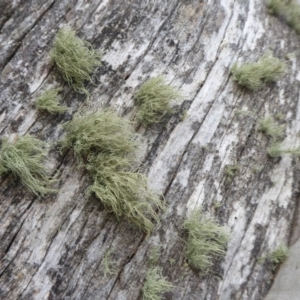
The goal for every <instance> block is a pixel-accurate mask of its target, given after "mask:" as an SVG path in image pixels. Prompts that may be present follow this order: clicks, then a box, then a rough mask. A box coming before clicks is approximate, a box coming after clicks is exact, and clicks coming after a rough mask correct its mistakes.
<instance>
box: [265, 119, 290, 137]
mask: <svg viewBox="0 0 300 300" xmlns="http://www.w3.org/2000/svg"><path fill="white" fill-rule="evenodd" d="M285 128H286V126H285V125H279V124H278V123H277V122H276V121H275V120H274V119H273V118H272V117H265V118H263V119H261V120H260V121H259V129H260V131H262V132H263V133H265V134H266V135H267V136H269V137H271V139H272V141H273V142H276V141H278V140H281V139H282V138H283V135H284V131H285Z"/></svg>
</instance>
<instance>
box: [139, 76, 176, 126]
mask: <svg viewBox="0 0 300 300" xmlns="http://www.w3.org/2000/svg"><path fill="white" fill-rule="evenodd" d="M134 98H135V100H136V103H137V106H138V112H137V118H138V120H139V121H140V122H141V123H142V124H143V125H144V126H148V125H152V124H154V123H159V122H161V121H162V118H163V117H164V116H165V114H167V113H170V112H173V109H172V107H171V105H170V103H171V101H172V100H176V99H180V98H181V94H180V92H179V90H178V89H177V88H175V87H173V86H170V85H167V84H166V83H165V80H164V78H162V77H153V78H151V79H149V80H148V81H146V82H145V83H144V84H143V85H142V86H141V87H140V89H139V90H138V91H137V93H136V94H135V95H134Z"/></svg>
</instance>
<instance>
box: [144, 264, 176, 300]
mask: <svg viewBox="0 0 300 300" xmlns="http://www.w3.org/2000/svg"><path fill="white" fill-rule="evenodd" d="M173 288H174V286H173V285H172V284H171V283H170V282H168V281H167V280H166V278H165V277H163V276H162V269H161V268H159V267H155V268H151V269H150V270H149V271H148V272H147V275H146V280H145V283H144V286H143V300H161V299H162V294H163V293H165V292H169V291H172V289H173Z"/></svg>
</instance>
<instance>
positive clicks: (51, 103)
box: [35, 88, 68, 114]
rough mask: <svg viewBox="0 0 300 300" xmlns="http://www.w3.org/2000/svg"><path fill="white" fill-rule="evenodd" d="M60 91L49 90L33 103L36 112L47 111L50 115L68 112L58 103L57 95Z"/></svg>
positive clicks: (58, 89)
mask: <svg viewBox="0 0 300 300" xmlns="http://www.w3.org/2000/svg"><path fill="white" fill-rule="evenodd" d="M61 90H62V89H60V88H57V89H50V90H48V91H46V92H44V93H43V94H42V95H41V96H40V97H39V98H38V99H37V100H36V102H35V106H36V108H37V109H38V110H41V111H47V112H49V113H50V114H54V113H64V112H66V111H67V110H68V108H67V107H66V106H62V105H61V104H60V103H59V100H58V99H59V96H58V93H59V92H61Z"/></svg>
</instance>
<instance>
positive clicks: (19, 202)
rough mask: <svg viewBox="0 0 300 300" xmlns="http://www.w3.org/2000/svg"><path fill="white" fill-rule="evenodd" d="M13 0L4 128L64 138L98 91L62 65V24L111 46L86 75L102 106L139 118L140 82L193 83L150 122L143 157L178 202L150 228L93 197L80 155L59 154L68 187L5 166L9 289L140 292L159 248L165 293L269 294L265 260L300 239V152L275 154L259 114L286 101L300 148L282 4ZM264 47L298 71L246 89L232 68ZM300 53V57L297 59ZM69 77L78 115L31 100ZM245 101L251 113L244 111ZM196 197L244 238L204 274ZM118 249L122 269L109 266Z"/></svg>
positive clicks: (290, 41)
mask: <svg viewBox="0 0 300 300" xmlns="http://www.w3.org/2000/svg"><path fill="white" fill-rule="evenodd" d="M0 8H1V12H2V13H1V16H0V30H1V31H0V72H1V75H0V91H1V94H0V129H1V135H2V136H4V135H9V134H19V135H24V134H26V133H30V134H32V135H34V136H36V137H38V138H40V139H42V140H45V141H47V142H49V143H55V142H57V141H58V140H59V139H61V138H63V136H64V129H63V126H62V124H63V123H64V122H66V121H67V120H70V118H71V117H72V115H73V114H74V113H75V112H76V111H77V110H78V108H79V107H80V105H81V104H82V103H83V102H84V101H86V100H85V96H84V95H79V94H77V93H75V92H73V91H72V90H71V88H69V87H68V86H67V85H66V84H65V83H63V81H62V79H61V78H60V76H58V75H57V73H56V72H55V68H54V67H53V65H52V64H51V61H50V57H49V51H50V49H51V46H52V44H53V39H54V37H55V34H56V33H57V30H58V29H59V28H60V27H62V26H64V25H66V24H68V25H69V26H71V28H73V29H74V30H76V32H77V33H78V35H79V36H80V37H81V38H83V39H85V40H87V41H89V42H90V43H91V44H92V45H93V46H94V47H95V48H96V49H101V50H102V51H103V52H104V56H103V65H102V67H100V68H99V69H98V70H97V73H96V76H95V80H94V81H95V84H90V85H89V86H88V89H89V91H90V92H91V99H90V106H91V108H96V107H99V108H101V107H106V106H111V107H113V108H115V109H116V110H117V111H118V112H119V113H120V114H122V115H124V116H125V115H126V116H130V115H131V114H132V112H133V110H134V101H133V93H134V92H135V91H136V90H137V88H138V86H139V85H140V84H141V83H142V82H144V81H145V80H146V79H147V78H149V77H152V76H156V75H160V74H162V75H164V76H165V78H166V80H167V81H168V82H169V83H172V84H173V85H176V86H179V87H180V88H181V90H182V91H183V93H184V95H185V96H184V99H183V100H182V101H181V102H180V101H179V102H177V103H175V104H174V105H175V107H176V111H177V112H176V113H175V114H174V115H172V116H168V117H167V118H166V120H165V123H164V124H159V125H157V126H153V127H151V128H149V129H145V128H143V127H139V128H137V131H138V132H139V133H140V134H142V136H143V145H144V152H143V153H142V154H141V156H142V158H143V163H142V168H143V170H144V171H145V172H146V173H147V174H148V177H149V180H150V182H151V186H152V187H153V189H155V190H157V191H159V192H160V193H162V194H164V196H165V201H166V205H167V211H166V212H165V213H161V223H160V224H159V225H158V226H157V229H156V230H155V231H154V232H153V234H151V235H150V236H146V235H145V234H143V233H142V232H140V231H139V230H137V229H136V228H135V227H133V226H131V225H130V224H128V223H127V222H125V221H120V222H118V221H117V220H116V218H115V217H114V216H112V215H110V214H108V213H107V212H106V211H105V210H104V208H103V207H102V205H101V203H100V201H99V200H98V199H94V198H89V197H87V196H86V195H85V190H86V187H87V186H88V184H89V178H88V175H87V173H86V172H85V171H84V170H80V169H78V168H77V167H76V161H75V158H74V156H73V153H72V151H68V152H65V153H63V154H61V153H59V152H58V151H57V149H54V150H52V151H51V152H50V154H49V160H48V162H47V165H48V166H49V167H50V168H51V170H52V171H53V176H54V177H55V178H57V179H58V180H59V184H58V186H59V193H58V194H57V195H46V196H45V197H44V198H40V197H35V196H34V195H33V194H32V193H30V192H28V191H27V190H26V188H24V187H23V186H22V185H21V183H20V182H19V181H18V180H14V179H13V178H12V176H4V177H2V178H1V182H0V190H1V196H0V197H1V201H0V224H1V225H0V238H1V244H0V259H1V261H0V297H1V299H111V300H112V299H114V300H115V299H130V300H133V299H141V297H142V293H141V289H142V286H143V283H144V278H145V274H146V272H147V269H148V268H149V265H148V255H149V253H150V252H151V250H152V249H153V248H154V247H155V246H157V245H160V246H161V252H160V254H161V255H160V259H159V262H158V264H159V265H160V266H161V267H162V268H163V274H164V276H166V277H167V278H168V280H169V281H170V282H171V283H173V284H174V285H175V288H174V290H173V291H172V292H168V293H166V294H165V298H166V299H189V300H190V299H197V300H199V299H206V300H208V299H212V300H215V299H224V300H225V299H263V298H264V296H265V295H266V293H267V292H268V290H269V289H270V286H271V284H272V281H273V279H274V275H275V274H274V272H273V271H272V269H271V268H270V267H269V266H268V264H267V263H260V262H259V258H260V257H263V256H264V255H265V254H266V253H268V251H270V250H274V249H275V248H276V247H277V246H278V245H280V244H287V243H290V244H292V243H295V242H296V241H297V240H298V238H299V235H297V228H298V227H297V226H298V221H297V220H298V219H299V212H298V211H299V209H298V198H299V174H300V173H299V172H300V170H299V160H298V159H297V158H292V157H291V156H284V157H283V158H281V159H274V158H269V157H268V155H267V152H266V148H267V146H268V143H269V141H268V139H267V138H266V137H265V136H264V135H263V134H262V133H260V132H259V130H258V127H257V123H258V122H257V120H258V119H259V118H260V117H264V116H266V115H275V114H277V113H282V114H283V116H284V121H285V123H286V124H287V130H286V136H285V139H284V144H285V145H286V146H287V147H289V148H295V147H297V146H299V136H298V133H299V129H300V122H299V120H300V112H299V108H300V101H299V80H300V76H299V74H300V73H299V66H300V62H299V59H298V57H297V53H298V52H296V51H298V49H299V37H297V35H296V34H295V33H294V32H293V30H292V29H290V28H289V27H288V26H287V25H285V24H284V23H283V22H282V21H280V20H278V19H276V18H274V17H272V16H269V15H268V13H267V10H266V8H265V6H264V4H263V3H262V1H261V0H248V1H246V0H245V1H235V0H226V1H218V0H185V1H180V0H165V1H155V0H148V1H146V0H128V1H121V0H119V1H118V0H102V1H101V0H90V1H88V0H78V1H76V0H72V1H70V0H68V1H66V0H61V1H55V0H49V1H47V0H43V1H33V0H31V1H28V0H16V1H5V0H4V1H3V0H2V2H1V3H0ZM267 50H271V51H273V53H274V55H275V56H276V57H278V58H280V59H282V60H286V64H287V70H288V71H287V73H286V74H285V75H284V76H283V77H282V78H281V79H280V80H279V81H278V82H276V83H272V84H269V85H267V86H266V87H265V88H264V89H262V90H260V91H258V92H249V91H247V90H244V89H242V88H240V87H238V86H237V85H236V83H234V82H233V81H232V79H231V77H230V67H231V66H232V64H233V63H235V62H236V61H240V62H245V61H255V60H257V59H258V58H259V57H260V56H261V55H262V54H263V53H264V52H265V51H267ZM289 53H295V55H293V56H292V55H290V56H289V57H290V59H289V60H287V59H286V55H287V54H289ZM63 84H64V90H65V98H64V103H65V104H66V105H68V106H69V108H70V109H69V112H68V113H66V114H64V115H62V116H58V115H54V116H50V115H46V114H41V113H38V112H37V111H36V109H35V108H34V105H33V104H34V101H35V100H36V98H37V97H38V95H40V93H41V91H43V90H46V89H48V88H49V87H51V86H60V85H63ZM236 110H248V111H250V112H252V113H253V115H248V116H243V117H239V116H237V115H236V114H235V111H236ZM185 111H187V117H186V118H184V119H183V118H182V116H183V115H184V112H185ZM233 164H238V165H239V166H240V171H239V173H238V174H237V175H236V176H235V177H234V178H233V180H232V182H229V181H228V180H226V176H225V174H224V170H225V168H226V166H227V165H233ZM254 167H257V168H258V169H259V171H258V172H256V173H255V172H253V171H252V170H253V168H254ZM197 207H202V209H203V210H204V211H205V212H207V213H208V214H209V215H211V216H214V217H215V218H216V219H217V220H218V222H219V223H221V224H223V225H226V226H228V227H229V229H230V234H231V238H230V241H229V244H228V248H227V253H226V256H225V258H224V259H222V260H218V261H215V264H214V268H213V269H212V270H211V272H210V274H209V275H206V276H201V275H199V274H197V273H195V272H194V271H193V270H191V269H190V268H189V267H188V266H187V264H186V261H185V245H184V240H185V239H186V233H185V232H184V230H183V229H182V223H183V220H184V219H185V218H186V216H187V215H188V214H189V212H190V211H192V210H193V209H195V208H197ZM291 237H292V239H291ZM108 250H112V261H113V262H114V264H115V268H116V272H115V274H113V275H108V276H107V277H105V276H104V268H103V258H104V256H105V254H106V253H107V251H108ZM174 260H175V263H172V262H173V261H174Z"/></svg>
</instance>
